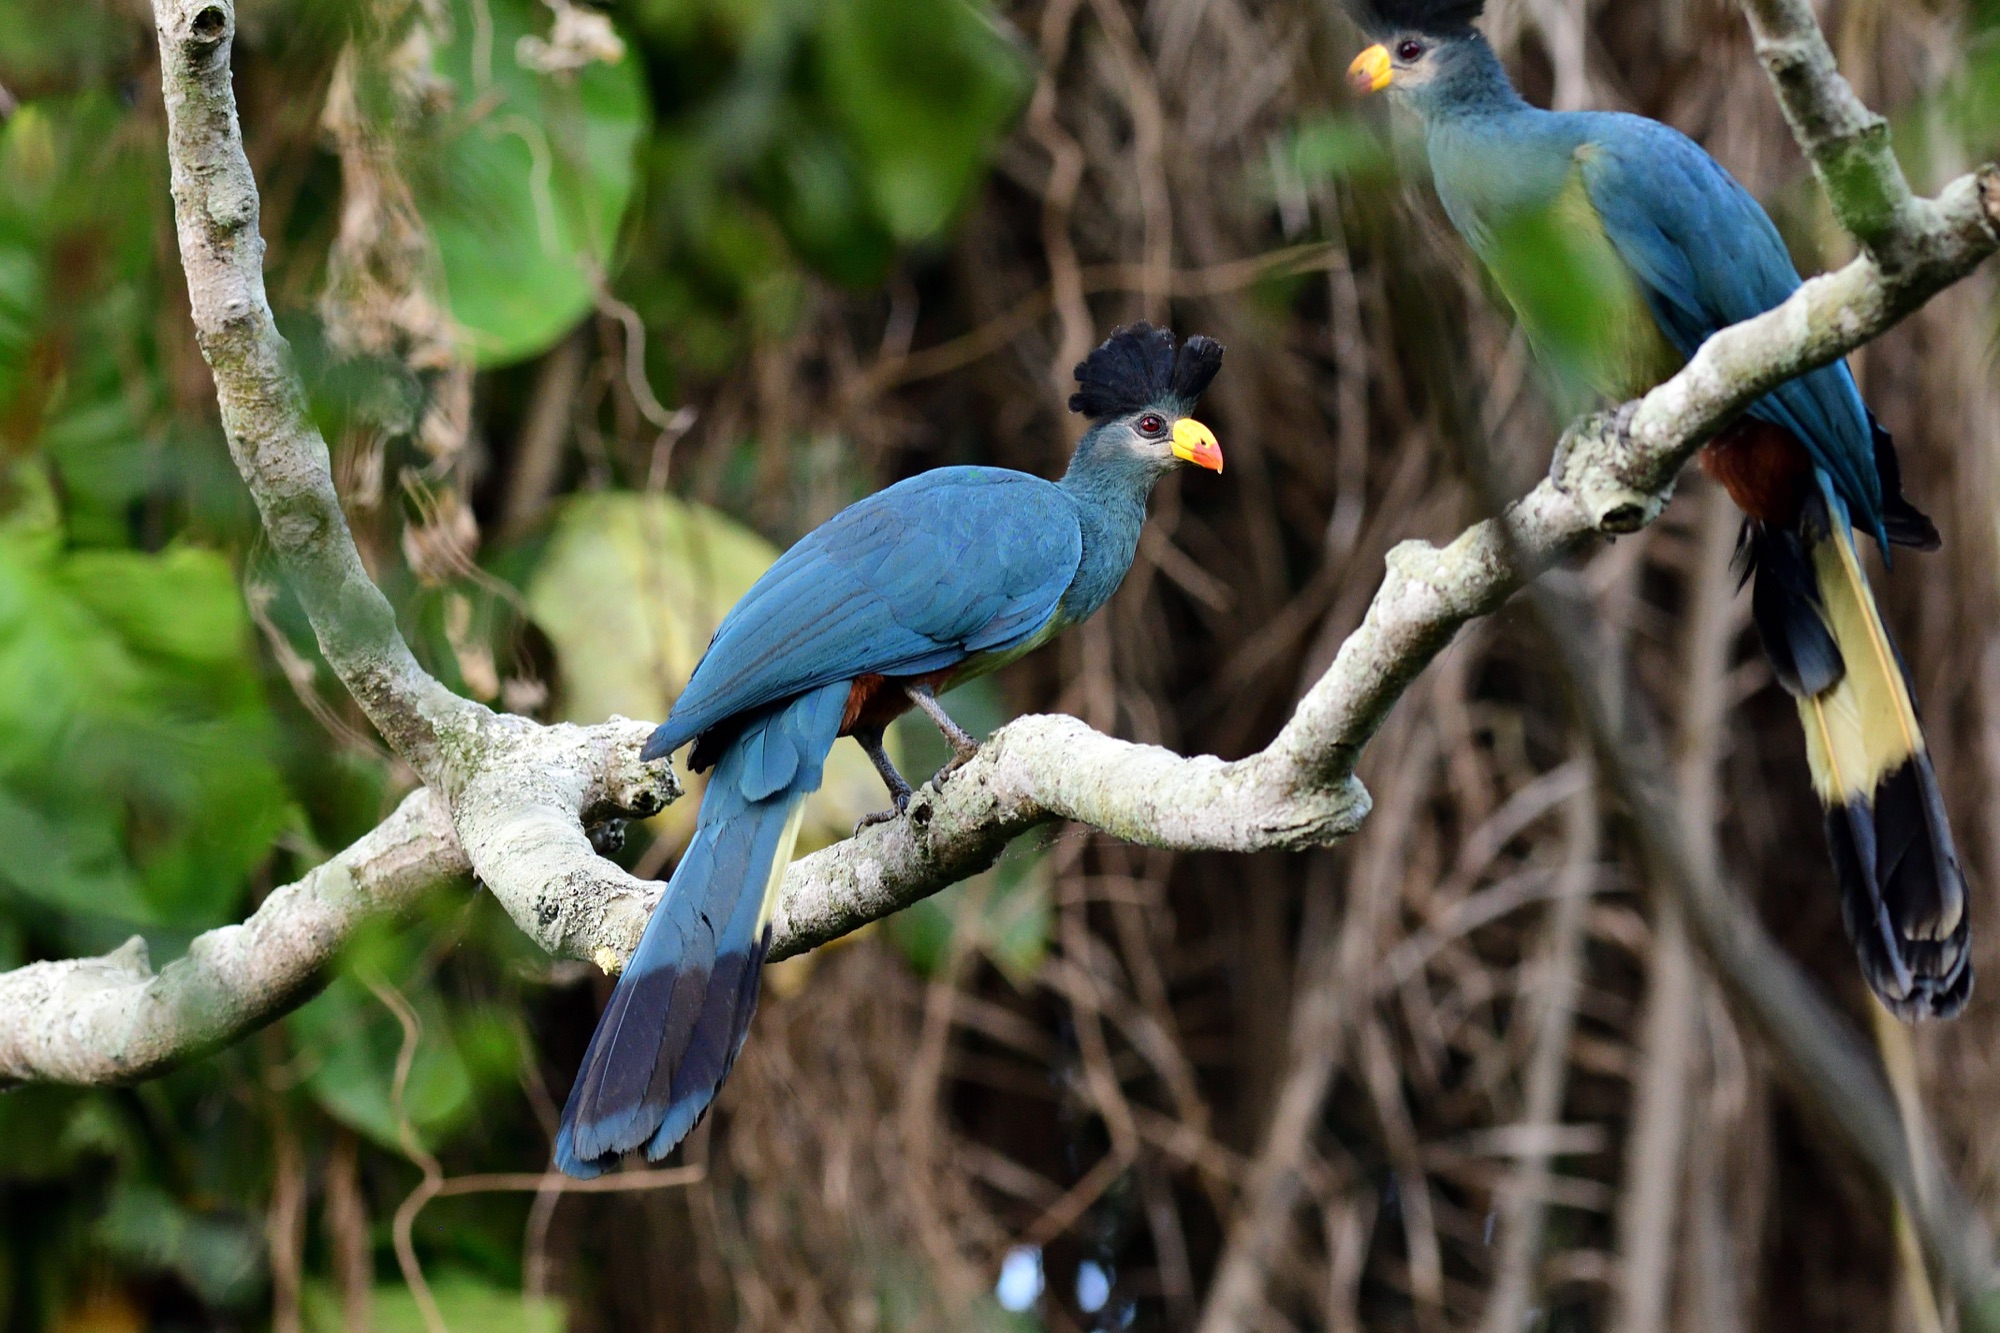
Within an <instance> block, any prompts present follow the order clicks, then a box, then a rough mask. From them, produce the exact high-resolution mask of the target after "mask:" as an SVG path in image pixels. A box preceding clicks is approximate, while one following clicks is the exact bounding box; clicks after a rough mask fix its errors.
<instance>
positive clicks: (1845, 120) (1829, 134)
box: [1742, 0, 1939, 271]
mask: <svg viewBox="0 0 2000 1333" xmlns="http://www.w3.org/2000/svg"><path fill="white" fill-rule="evenodd" d="M1742 4H1743V12H1744V14H1745V15H1746V16H1747V17H1748V18H1749V20H1750V36H1751V40H1752V42H1753V43H1754V44H1755V46H1756V50H1757V56H1758V58H1759V59H1760V60H1762V61H1763V62H1764V68H1765V69H1766V70H1767V71H1768V72H1769V73H1770V76H1771V82H1772V84H1773V85H1774V86H1775V87H1776V89H1777V92H1778V102H1779V105H1780V106H1782V107H1783V108H1784V112H1785V120H1786V121H1787V122H1788V123H1789V124H1790V125H1791V127H1792V135H1793V137H1794V138H1796V139H1797V140H1798V143H1799V147H1800V148H1802V149H1804V150H1805V153H1806V156H1807V157H1809V158H1810V159H1811V160H1812V164H1813V170H1814V172H1816V173H1817V174H1818V176H1819V179H1820V184H1821V186H1823V187H1824V188H1825V190H1826V195H1827V201H1828V202H1829V203H1830V204H1832V206H1833V211H1834V216H1836V217H1837V218H1839V219H1840V225H1841V226H1842V227H1844V228H1846V230H1847V233H1848V235H1850V236H1852V237H1854V239H1855V240H1856V241H1858V242H1860V244H1861V246H1862V248H1863V249H1865V250H1867V251H1868V252H1869V253H1870V254H1872V255H1874V256H1875V258H1876V260H1877V261H1878V262H1879V263H1881V264H1882V266H1883V267H1884V268H1886V269H1889V270H1891V271H1895V270H1898V269H1901V268H1902V267H1904V265H1905V264H1906V263H1908V262H1910V261H1911V260H1912V259H1913V258H1914V257H1915V256H1914V254H1913V251H1916V250H1920V249H1921V248H1922V244H1923V240H1924V238H1925V237H1926V236H1928V235H1929V234H1930V233H1931V232H1932V231H1934V230H1935V229H1936V228H1937V226H1938V225H1939V219H1938V217H1937V216H1936V211H1935V210H1934V209H1933V208H1932V206H1931V205H1930V203H1929V202H1928V201H1927V200H1923V199H1919V198H1917V197H1916V196H1915V195H1914V194H1912V193H1911V191H1910V185H1909V182H1908V181H1907V180H1905V179H1904V178H1903V168H1902V165H1901V164H1900V163H1899V162H1897V161H1896V150H1895V147H1894V145H1892V144H1891V143H1890V141H1889V122H1888V121H1886V120H1884V119H1883V118H1882V117H1881V116H1879V115H1877V114H1876V113H1875V112H1874V111H1872V110H1870V109H1869V108H1868V106H1867V104H1866V103H1864V102H1863V101H1862V100H1861V99H1860V97H1858V96H1856V95H1855V92H1854V89H1853V88H1852V87H1851V86H1850V85H1849V84H1848V82H1847V80H1846V79H1844V78H1842V77H1841V75H1840V70H1839V68H1838V66H1836V65H1835V63H1834V59H1833V50H1832V48H1831V47H1829V46H1828V45H1827V43H1826V35H1825V34H1824V33H1822V32H1821V31H1820V26H1819V23H1818V21H1817V20H1815V19H1814V17H1813V11H1812V4H1811V0H1742Z"/></svg>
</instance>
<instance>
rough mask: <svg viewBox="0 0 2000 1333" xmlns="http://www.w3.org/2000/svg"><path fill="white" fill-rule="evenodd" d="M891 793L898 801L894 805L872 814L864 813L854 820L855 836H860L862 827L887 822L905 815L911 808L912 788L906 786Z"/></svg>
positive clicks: (870, 826)
mask: <svg viewBox="0 0 2000 1333" xmlns="http://www.w3.org/2000/svg"><path fill="white" fill-rule="evenodd" d="M891 795H892V797H893V799H894V800H895V802H896V804H895V805H894V806H892V807H891V808H889V809H887V810H877V811H876V812H875V813H874V814H872V815H863V816H861V818H860V819H858V820H856V821H855V822H854V832H855V836H857V837H859V836H860V834H861V830H862V829H865V828H873V827H874V826H875V825H877V824H887V823H888V822H890V821H891V820H895V819H901V818H902V817H903V813H904V812H905V811H907V810H908V809H909V808H910V789H909V788H908V787H905V788H903V790H901V791H899V792H893V793H891Z"/></svg>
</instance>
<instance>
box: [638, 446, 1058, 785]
mask: <svg viewBox="0 0 2000 1333" xmlns="http://www.w3.org/2000/svg"><path fill="white" fill-rule="evenodd" d="M1082 558H1083V536H1082V528H1081V526H1080V523H1079V520H1078V517H1077V509H1076V502H1075V501H1073V500H1071V499H1070V498H1069V496H1068V494H1067V493H1065V492H1064V491H1063V490H1062V488H1061V487H1059V486H1056V485H1054V484H1053V483H1051V482H1047V481H1044V480H1042V479H1041V478H1039V477H1031V476H1029V475H1027V474H1026V473H1023V472H1011V471H1007V470H1005V469H1002V468H985V467H952V468H939V469H937V470H935V471H932V472H926V473H923V474H921V475H919V476H915V477H912V478H910V479H909V480H907V481H902V482H898V483H897V484H896V485H894V486H891V487H889V488H888V489H887V490H884V491H880V492H878V493H877V494H875V495H871V496H869V497H868V498H867V499H865V500H862V501H860V502H858V503H856V504H854V505H851V506H849V507H848V508H846V509H844V510H842V511H841V512H840V513H838V514H836V515H834V516H833V517H832V518H831V519H828V520H827V521H826V522H825V523H823V524H821V525H820V526H819V527H817V528H815V529H814V530H813V531H812V532H810V533H808V534H807V535H806V536H805V537H803V538H801V539H800V540H799V542H798V544H797V545H795V546H793V547H792V548H791V549H790V550H789V551H787V552H785V554H784V555H782V556H780V557H779V558H778V561H777V563H776V564H774V565H772V566H771V568H770V569H768V570H766V571H765V572H764V576H763V577H762V578H760V579H758V580H757V582H756V583H755V584H754V585H752V586H751V589H750V591H749V592H747V593H745V594H744V595H743V600H742V601H740V602H738V603H737V604H736V605H735V607H734V608H733V609H731V611H730V612H729V614H728V615H727V616H725V617H724V618H723V621H722V624H721V625H720V626H719V627H718V628H717V629H716V631H715V637H714V638H713V639H712V640H710V641H709V645H708V651H707V653H706V654H705V655H704V656H703V657H702V660H701V663H700V665H699V666H697V667H696V668H695V672H694V678H693V679H692V680H690V681H689V682H688V687H687V689H685V690H684V691H682V692H681V696H680V698H679V699H678V700H676V701H675V703H674V709H673V712H672V714H671V715H670V716H669V717H668V718H667V720H666V722H665V723H663V724H662V725H661V727H660V729H659V730H658V731H657V732H655V733H654V735H653V739H652V740H651V741H650V742H648V744H647V747H646V752H647V754H648V755H649V756H658V755H662V754H667V753H671V752H672V751H673V750H676V749H678V748H679V747H680V746H682V745H684V744H686V743H687V742H688V741H689V740H692V739H693V738H694V737H695V736H697V735H699V734H701V733H702V732H704V731H706V730H707V729H708V728H710V727H712V726H714V725H715V724H717V723H718V722H722V721H724V720H725V719H727V718H730V717H733V716H735V715H736V714H738V713H742V712H745V711H747V710H749V709H752V708H756V707H758V706H760V705H762V704H767V703H771V702H773V701H775V700H778V699H784V698H789V697H791V696H793V695H797V694H802V693H804V692H805V691H807V690H811V689H816V688H818V687H819V686H822V685H826V684H830V683H831V682H833V681H838V680H852V679H853V678H854V677H856V676H860V675H864V674H869V673H873V674H879V675H884V676H910V675H918V674H921V673H923V672H929V671H938V670H942V669H943V668H945V667H949V666H953V665H956V664H957V663H959V662H962V661H964V660H965V659H966V658H967V657H969V656H972V655H973V654H975V653H985V652H995V651H1005V650H1007V649H1008V648H1012V647H1016V646H1019V645H1020V644H1023V643H1025V642H1027V641H1028V640H1029V639H1031V638H1032V637H1033V636H1034V635H1035V634H1036V633H1037V632H1039V631H1040V630H1041V629H1042V628H1043V627H1044V626H1045V625H1047V624H1048V622H1049V620H1050V618H1051V617H1053V616H1054V615H1055V614H1056V610H1057V608H1058V606H1059V605H1060V604H1061V601H1062V597H1063V594H1064V592H1065V591H1067V590H1068V588H1069V585H1070V583H1071V581H1072V580H1073V579H1074V578H1075V577H1076V571H1077V566H1078V564H1079V563H1080V562H1081V560H1082Z"/></svg>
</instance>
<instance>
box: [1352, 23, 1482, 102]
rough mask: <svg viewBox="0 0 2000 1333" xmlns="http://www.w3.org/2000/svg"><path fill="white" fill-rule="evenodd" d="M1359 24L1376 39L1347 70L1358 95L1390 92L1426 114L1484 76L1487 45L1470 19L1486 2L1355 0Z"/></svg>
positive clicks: (1355, 58) (1364, 95)
mask: <svg viewBox="0 0 2000 1333" xmlns="http://www.w3.org/2000/svg"><path fill="white" fill-rule="evenodd" d="M1352 5H1353V11H1354V17H1355V21H1356V22H1357V23H1359V24H1360V25H1361V30H1362V31H1363V32H1365V33H1366V34H1368V36H1369V38H1370V39H1372V41H1373V43H1374V44H1373V45H1371V46H1369V47H1368V48H1367V49H1366V50H1364V51H1363V52H1362V53H1361V54H1360V55H1358V56H1356V57H1354V63H1353V64H1351V65H1349V66H1348V67H1347V83H1348V86H1349V87H1351V88H1352V89H1353V90H1354V91H1355V92H1356V93H1357V94H1359V95H1361V96H1363V97H1366V96H1368V95H1369V94H1371V93H1379V92H1384V91H1386V92H1388V93H1390V94H1391V95H1392V96H1398V97H1401V98H1403V99H1405V100H1407V101H1408V102H1410V103H1411V105H1413V106H1414V107H1415V108H1416V109H1417V110H1418V111H1420V112H1428V111H1429V110H1430V109H1431V106H1432V104H1433V103H1435V102H1437V101H1438V100H1440V99H1441V98H1445V97H1449V96H1450V95H1451V94H1452V91H1453V90H1454V89H1455V88H1456V87H1457V86H1458V85H1459V84H1461V83H1463V82H1466V80H1467V76H1472V75H1475V74H1483V73H1484V72H1485V66H1486V64H1487V63H1488V62H1487V61H1486V60H1485V59H1483V58H1482V57H1484V55H1485V53H1486V49H1487V48H1486V45H1485V41H1484V39H1483V38H1481V37H1480V35H1479V33H1478V30H1477V29H1475V28H1474V27H1473V26H1472V20H1474V19H1476V18H1478V17H1479V11H1480V10H1481V9H1483V8H1485V0H1352Z"/></svg>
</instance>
